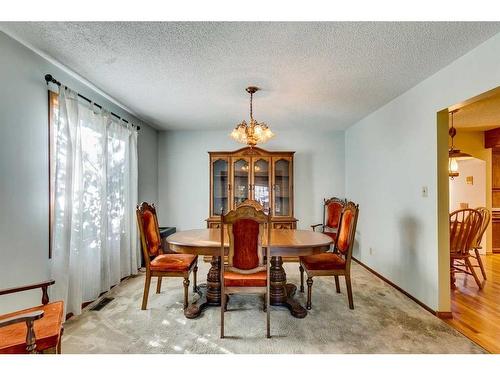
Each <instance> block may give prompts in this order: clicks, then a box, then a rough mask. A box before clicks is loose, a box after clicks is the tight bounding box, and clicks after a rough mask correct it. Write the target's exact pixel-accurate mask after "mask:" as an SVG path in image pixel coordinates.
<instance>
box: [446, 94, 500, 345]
mask: <svg viewBox="0 0 500 375" xmlns="http://www.w3.org/2000/svg"><path fill="white" fill-rule="evenodd" d="M451 113H453V115H452V114H451ZM451 116H454V117H453V118H454V125H453V126H454V127H455V129H456V135H455V136H454V137H453V148H454V149H457V150H460V152H461V153H462V154H463V155H465V156H464V157H460V158H456V159H455V161H456V163H455V165H454V166H453V167H452V166H451V160H452V159H451V158H449V155H448V150H449V148H450V146H451V137H450V136H449V135H448V132H447V130H448V129H449V127H451V121H450V120H451V118H452V117H451ZM445 132H446V133H445ZM450 134H451V133H450ZM450 155H451V154H450ZM449 172H454V173H449ZM438 186H439V193H438V222H439V228H438V231H439V245H440V253H439V257H440V271H441V272H440V288H442V290H440V297H441V298H449V303H450V310H451V315H450V314H447V315H443V316H442V318H443V319H444V320H445V321H446V322H447V323H448V324H450V325H451V326H453V327H455V328H456V329H457V330H459V331H460V332H462V333H463V334H464V335H466V336H468V337H469V338H470V339H472V340H473V341H475V342H476V343H477V344H479V345H481V346H482V347H483V348H485V349H486V350H488V351H490V352H492V353H500V340H499V339H498V338H499V337H500V253H497V250H500V241H497V238H499V240H500V88H497V89H495V90H491V91H489V92H487V93H484V94H482V95H479V96H477V97H475V98H472V99H470V100H468V101H466V102H464V103H460V104H457V105H454V106H451V107H449V108H447V109H446V110H443V111H441V112H439V113H438ZM479 207H484V208H486V209H487V211H488V212H489V213H490V214H491V217H492V220H491V221H490V222H489V225H488V227H487V229H486V231H485V233H484V235H483V236H482V238H481V242H480V247H479V248H478V250H479V253H480V254H479V258H480V260H481V263H482V266H483V267H482V268H483V269H484V275H483V272H482V269H481V268H480V266H479V262H478V261H476V260H475V259H471V263H472V264H473V265H474V266H475V267H474V271H475V273H476V274H477V276H478V279H479V282H480V285H478V284H477V282H476V281H475V279H474V278H473V277H472V275H468V274H464V273H458V274H456V278H455V280H454V282H453V281H452V282H450V280H449V279H448V280H445V277H448V278H450V263H449V262H450V253H449V247H450V237H449V236H450V233H449V228H450V225H449V218H448V217H449V213H450V212H453V211H455V210H459V209H463V208H470V209H476V208H479ZM497 242H498V243H497ZM472 252H473V251H471V253H472ZM446 263H447V264H446ZM445 271H447V272H445ZM446 273H447V274H446ZM446 288H449V289H448V290H446ZM447 292H449V294H448V293H447ZM448 296H449V297H448ZM443 305H444V306H446V304H443Z"/></svg>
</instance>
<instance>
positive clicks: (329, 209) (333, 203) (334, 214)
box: [323, 197, 346, 229]
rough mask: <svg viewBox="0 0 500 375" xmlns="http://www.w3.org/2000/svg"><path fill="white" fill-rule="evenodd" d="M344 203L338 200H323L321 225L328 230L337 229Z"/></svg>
mask: <svg viewBox="0 0 500 375" xmlns="http://www.w3.org/2000/svg"><path fill="white" fill-rule="evenodd" d="M345 204H346V201H345V200H344V199H340V198H336V197H333V198H330V199H325V200H324V204H323V225H324V226H325V227H328V228H332V229H337V228H338V227H339V223H340V216H341V215H342V210H343V209H344V206H345Z"/></svg>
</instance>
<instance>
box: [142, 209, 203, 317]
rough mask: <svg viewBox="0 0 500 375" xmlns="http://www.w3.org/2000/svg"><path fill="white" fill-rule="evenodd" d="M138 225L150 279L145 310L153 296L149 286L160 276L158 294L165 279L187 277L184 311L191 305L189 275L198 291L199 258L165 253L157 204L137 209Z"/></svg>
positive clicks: (144, 297) (147, 279) (145, 291)
mask: <svg viewBox="0 0 500 375" xmlns="http://www.w3.org/2000/svg"><path fill="white" fill-rule="evenodd" d="M136 214H137V224H138V227H139V233H140V236H141V247H142V252H143V255H144V259H145V261H146V279H145V284H144V296H143V298H142V307H141V308H142V310H146V307H147V303H148V296H149V286H150V284H151V278H152V277H158V282H157V284H156V293H160V291H161V280H162V277H183V278H184V283H183V284H184V308H186V307H187V306H188V289H189V275H190V274H191V271H193V278H194V285H193V291H196V290H197V286H196V271H197V270H198V266H197V264H198V263H197V262H198V256H196V255H192V254H164V253H163V250H162V246H161V237H160V230H159V227H158V218H157V216H156V208H155V206H154V204H152V205H149V204H148V203H146V202H143V203H141V204H140V205H138V206H137V210H136Z"/></svg>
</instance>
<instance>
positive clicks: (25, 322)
mask: <svg viewBox="0 0 500 375" xmlns="http://www.w3.org/2000/svg"><path fill="white" fill-rule="evenodd" d="M53 284H54V280H49V281H45V282H41V283H37V284H32V285H26V286H22V287H17V288H9V289H3V290H0V296H1V295H6V294H12V293H18V292H22V291H25V290H31V289H38V288H40V289H42V304H41V305H39V306H35V307H31V308H28V309H24V310H20V311H16V312H13V313H9V314H5V315H1V316H0V354H23V353H32V354H34V353H57V354H60V353H61V337H62V334H63V326H62V323H63V313H64V303H63V301H56V302H51V303H49V295H48V291H47V290H48V287H49V286H50V285H53Z"/></svg>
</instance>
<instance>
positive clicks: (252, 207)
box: [220, 200, 271, 338]
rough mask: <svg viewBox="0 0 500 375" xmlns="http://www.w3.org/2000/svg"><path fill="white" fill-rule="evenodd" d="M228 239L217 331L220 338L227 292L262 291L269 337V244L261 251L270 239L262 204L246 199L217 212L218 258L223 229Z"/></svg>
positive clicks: (222, 243) (250, 292)
mask: <svg viewBox="0 0 500 375" xmlns="http://www.w3.org/2000/svg"><path fill="white" fill-rule="evenodd" d="M225 230H226V231H227V236H228V239H229V252H228V257H227V265H225V264H224V262H222V265H221V284H222V287H221V295H222V303H221V333H220V337H221V338H224V312H225V310H226V306H227V302H226V301H227V295H229V294H240V293H247V294H264V295H265V305H264V308H265V309H266V313H267V324H266V327H267V337H268V338H269V337H271V331H270V315H269V310H270V308H269V298H270V297H269V280H270V279H269V261H270V259H271V257H270V248H269V246H266V257H265V258H264V254H263V251H262V244H263V242H264V241H263V240H264V238H267V244H269V243H270V241H271V221H270V216H269V215H266V214H265V213H264V211H263V208H262V206H261V205H260V204H259V203H258V202H256V201H250V200H247V201H245V202H243V203H242V204H241V205H239V206H238V207H237V208H236V209H235V210H233V211H230V212H228V213H227V215H224V214H222V215H221V228H220V231H221V259H224V231H225Z"/></svg>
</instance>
